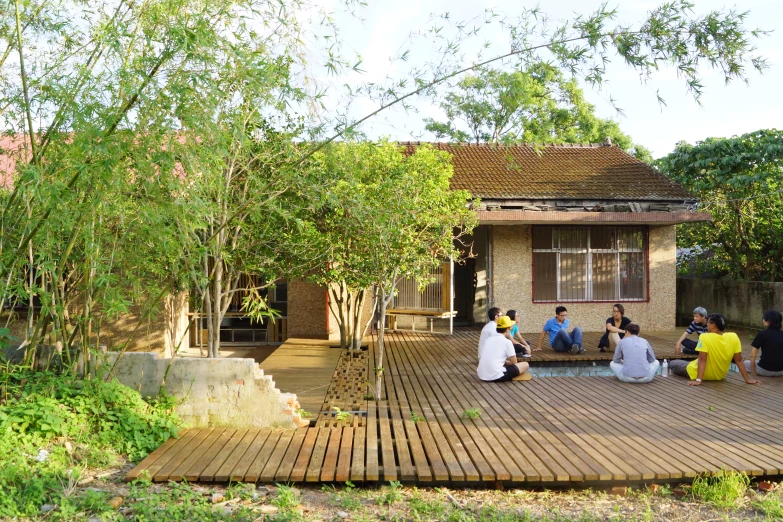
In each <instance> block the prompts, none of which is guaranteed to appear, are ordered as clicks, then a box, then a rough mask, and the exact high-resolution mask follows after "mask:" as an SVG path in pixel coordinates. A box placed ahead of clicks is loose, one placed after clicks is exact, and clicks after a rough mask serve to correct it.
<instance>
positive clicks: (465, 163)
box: [400, 142, 696, 201]
mask: <svg viewBox="0 0 783 522" xmlns="http://www.w3.org/2000/svg"><path fill="white" fill-rule="evenodd" d="M400 145H402V146H404V147H406V148H407V149H408V151H411V150H412V149H413V148H415V147H417V146H419V145H422V143H421V142H401V143H400ZM430 145H432V146H433V147H435V148H437V149H440V150H444V151H447V152H449V153H451V154H452V156H453V159H452V161H453V163H454V176H453V177H452V178H451V188H453V189H464V190H467V191H468V192H470V193H471V194H472V195H473V196H474V197H479V198H482V199H487V198H493V199H525V200H541V199H580V200H584V199H588V200H621V201H690V200H695V199H696V198H695V197H694V196H693V195H692V194H691V193H689V192H688V191H687V190H685V189H684V188H683V187H681V186H680V185H678V184H676V183H675V182H673V181H671V180H670V179H668V178H666V177H665V176H664V175H662V174H661V173H659V172H658V171H656V170H655V169H653V168H652V167H650V166H649V165H647V164H646V163H644V162H642V161H639V160H638V159H636V158H634V157H633V156H631V155H630V154H628V153H626V152H625V151H623V150H622V149H619V148H617V147H613V146H611V145H603V144H586V145H580V144H564V145H532V144H523V145H494V144H479V145H476V144H468V143H430Z"/></svg>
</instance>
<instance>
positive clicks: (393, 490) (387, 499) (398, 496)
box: [378, 480, 403, 506]
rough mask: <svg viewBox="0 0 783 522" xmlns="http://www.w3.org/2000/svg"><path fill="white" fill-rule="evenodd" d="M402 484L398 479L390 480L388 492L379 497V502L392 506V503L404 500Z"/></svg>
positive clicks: (382, 504)
mask: <svg viewBox="0 0 783 522" xmlns="http://www.w3.org/2000/svg"><path fill="white" fill-rule="evenodd" d="M400 489H402V484H400V483H399V482H398V481H396V480H392V481H389V486H388V488H387V489H386V492H385V493H384V494H383V495H381V496H380V497H378V504H379V505H381V506H391V505H392V504H394V503H396V502H399V501H400V500H402V498H403V497H402V492H401V491H400Z"/></svg>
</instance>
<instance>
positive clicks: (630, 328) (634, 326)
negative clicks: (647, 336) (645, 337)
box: [625, 323, 642, 335]
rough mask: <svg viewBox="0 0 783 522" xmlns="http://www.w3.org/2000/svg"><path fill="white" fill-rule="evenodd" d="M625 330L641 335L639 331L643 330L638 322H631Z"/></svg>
mask: <svg viewBox="0 0 783 522" xmlns="http://www.w3.org/2000/svg"><path fill="white" fill-rule="evenodd" d="M625 331H626V332H628V333H629V334H631V335H639V332H641V331H642V329H641V328H639V325H638V324H636V323H631V324H629V325H628V326H626V327H625Z"/></svg>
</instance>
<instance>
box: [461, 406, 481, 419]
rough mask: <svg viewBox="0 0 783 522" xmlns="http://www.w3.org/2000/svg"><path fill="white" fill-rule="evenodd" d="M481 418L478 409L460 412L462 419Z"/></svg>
mask: <svg viewBox="0 0 783 522" xmlns="http://www.w3.org/2000/svg"><path fill="white" fill-rule="evenodd" d="M479 417H481V410H480V409H479V408H469V409H467V410H465V411H463V412H462V418H463V419H478V418H479Z"/></svg>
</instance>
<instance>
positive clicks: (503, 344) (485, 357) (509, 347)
mask: <svg viewBox="0 0 783 522" xmlns="http://www.w3.org/2000/svg"><path fill="white" fill-rule="evenodd" d="M495 333H497V332H495ZM515 355H516V353H515V352H514V345H513V344H512V343H511V341H509V340H508V339H506V338H505V337H503V336H502V335H500V334H497V335H493V336H491V337H489V338H488V339H487V341H486V343H484V351H483V352H482V353H481V358H480V359H479V365H478V369H477V370H476V373H477V374H478V376H479V379H481V380H482V381H494V380H495V379H500V378H501V377H503V373H505V372H504V371H503V368H504V367H505V365H506V359H508V358H509V357H513V356H515Z"/></svg>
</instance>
